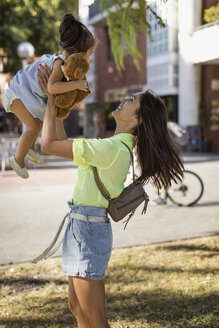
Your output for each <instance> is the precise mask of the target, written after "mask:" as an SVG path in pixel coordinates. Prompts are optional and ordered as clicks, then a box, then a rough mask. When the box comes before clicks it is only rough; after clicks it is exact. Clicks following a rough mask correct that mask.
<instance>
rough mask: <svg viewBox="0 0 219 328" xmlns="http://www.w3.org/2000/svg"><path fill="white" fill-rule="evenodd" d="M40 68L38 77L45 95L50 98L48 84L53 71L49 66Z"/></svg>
mask: <svg viewBox="0 0 219 328" xmlns="http://www.w3.org/2000/svg"><path fill="white" fill-rule="evenodd" d="M40 68H41V69H40ZM40 68H37V71H38V74H37V77H38V79H39V81H40V84H41V86H42V88H43V91H44V92H45V94H46V95H47V96H49V92H48V89H47V83H48V80H49V76H50V74H51V73H52V71H51V69H50V68H49V66H47V65H45V66H43V65H42V64H40Z"/></svg>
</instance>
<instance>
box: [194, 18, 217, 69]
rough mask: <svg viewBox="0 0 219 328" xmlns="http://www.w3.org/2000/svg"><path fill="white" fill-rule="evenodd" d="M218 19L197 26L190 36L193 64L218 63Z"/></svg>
mask: <svg viewBox="0 0 219 328" xmlns="http://www.w3.org/2000/svg"><path fill="white" fill-rule="evenodd" d="M218 39H219V20H217V21H215V22H212V23H209V24H205V25H202V26H200V27H198V28H197V29H196V30H195V31H194V33H193V35H192V37H191V56H192V61H193V63H194V64H202V63H203V64H204V63H211V64H219V46H218Z"/></svg>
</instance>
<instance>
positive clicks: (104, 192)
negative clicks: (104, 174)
mask: <svg viewBox="0 0 219 328" xmlns="http://www.w3.org/2000/svg"><path fill="white" fill-rule="evenodd" d="M121 143H123V144H124V145H125V146H126V147H127V148H128V150H129V153H130V155H131V162H132V178H133V181H135V172H134V159H133V154H132V151H131V149H130V148H129V146H128V145H126V143H125V142H123V141H121ZM92 169H93V174H94V179H95V181H96V184H97V187H98V188H99V190H100V192H101V194H102V195H103V197H104V198H106V199H107V200H108V201H111V197H110V194H109V192H108V191H107V190H106V188H105V186H104V184H103V182H102V181H101V179H100V176H99V173H98V171H97V168H96V166H92Z"/></svg>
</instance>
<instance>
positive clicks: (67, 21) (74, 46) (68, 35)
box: [59, 13, 95, 54]
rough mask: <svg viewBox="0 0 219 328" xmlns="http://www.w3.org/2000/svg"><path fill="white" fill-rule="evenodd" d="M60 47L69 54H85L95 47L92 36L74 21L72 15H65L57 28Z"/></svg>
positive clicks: (80, 24)
mask: <svg viewBox="0 0 219 328" xmlns="http://www.w3.org/2000/svg"><path fill="white" fill-rule="evenodd" d="M59 38H60V46H61V47H62V49H65V50H66V51H67V52H68V53H69V54H72V53H75V52H86V51H87V50H88V49H90V48H92V47H93V46H94V45H95V39H94V37H93V34H92V33H91V32H90V31H89V30H88V28H87V27H86V26H85V25H84V24H82V23H81V22H79V21H78V20H76V19H75V18H74V16H73V15H72V13H68V14H65V15H64V17H63V18H62V21H61V24H60V27H59Z"/></svg>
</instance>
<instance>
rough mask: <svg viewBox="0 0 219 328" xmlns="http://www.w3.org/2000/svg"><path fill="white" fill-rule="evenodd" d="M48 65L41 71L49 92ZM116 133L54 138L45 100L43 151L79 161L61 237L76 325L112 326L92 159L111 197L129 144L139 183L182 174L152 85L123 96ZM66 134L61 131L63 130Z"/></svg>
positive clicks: (102, 203)
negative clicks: (107, 308) (108, 315)
mask: <svg viewBox="0 0 219 328" xmlns="http://www.w3.org/2000/svg"><path fill="white" fill-rule="evenodd" d="M49 74H50V72H49V70H48V69H47V70H46V69H45V68H44V69H43V73H40V74H39V79H40V82H41V84H42V86H43V88H44V90H45V91H46V92H47V81H48V77H49ZM112 115H113V117H114V119H115V121H116V130H115V134H114V135H113V136H112V137H110V138H106V139H87V140H86V139H75V140H58V138H57V135H56V119H55V118H56V108H55V105H54V97H53V96H51V95H49V96H48V104H47V109H46V114H45V119H44V123H43V130H42V149H43V151H44V152H46V153H49V154H53V155H57V156H61V157H64V158H68V159H71V160H74V164H75V165H78V166H79V168H78V179H77V182H76V184H75V189H74V195H73V202H72V203H71V204H69V206H70V208H71V213H70V215H69V222H68V226H67V228H66V232H65V236H64V241H63V273H64V274H66V275H68V282H69V302H68V304H69V308H70V310H71V312H72V313H73V314H74V315H75V317H76V319H77V322H78V327H80V328H85V327H86V328H87V327H89V328H108V327H110V326H109V324H108V321H107V318H106V313H105V290H104V281H103V278H104V274H105V270H106V268H107V265H108V261H109V258H110V255H111V250H112V230H111V225H110V221H109V219H108V218H107V213H106V207H107V206H108V201H107V200H106V199H105V198H104V197H103V196H102V195H101V193H100V191H99V189H98V188H97V186H96V183H95V180H94V176H93V172H92V167H91V166H92V165H93V166H96V167H97V169H98V173H99V175H100V178H101V180H102V182H103V184H104V185H105V187H106V189H107V190H108V191H109V192H110V195H111V198H115V197H117V196H118V195H119V194H120V193H121V192H122V190H123V188H124V182H125V180H126V176H127V173H128V170H129V165H130V154H129V151H128V149H127V148H126V147H125V145H123V144H122V143H121V141H123V142H125V143H126V144H127V145H128V146H129V147H130V148H131V149H133V147H134V143H135V144H136V146H137V155H138V161H139V163H140V167H141V175H140V177H139V178H138V179H139V180H140V181H141V182H142V183H145V182H147V181H148V180H149V179H152V181H153V182H154V184H155V186H156V187H157V188H158V189H159V188H161V187H162V186H164V187H165V188H167V187H168V186H170V184H171V180H176V179H181V178H182V176H183V164H182V161H181V159H180V157H179V153H178V151H177V149H176V148H175V146H174V144H173V143H172V141H171V138H170V136H169V134H168V130H167V116H166V108H165V106H164V103H163V102H162V100H161V99H160V98H159V97H158V96H157V95H155V94H154V93H153V92H151V91H146V92H144V93H138V94H136V95H134V96H132V97H130V98H127V99H123V100H122V102H121V104H120V105H119V106H118V108H117V109H116V110H114V111H113V112H112ZM63 135H64V133H63Z"/></svg>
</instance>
